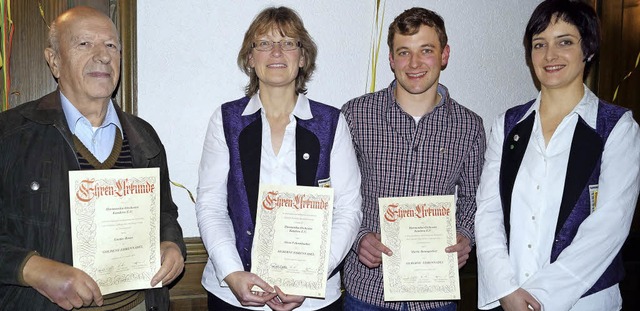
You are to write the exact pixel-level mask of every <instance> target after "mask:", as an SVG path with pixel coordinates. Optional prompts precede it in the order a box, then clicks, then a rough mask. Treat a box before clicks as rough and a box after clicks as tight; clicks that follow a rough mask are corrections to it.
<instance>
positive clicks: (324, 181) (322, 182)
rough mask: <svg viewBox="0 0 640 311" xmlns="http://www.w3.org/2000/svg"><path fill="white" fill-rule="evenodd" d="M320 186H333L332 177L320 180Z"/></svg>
mask: <svg viewBox="0 0 640 311" xmlns="http://www.w3.org/2000/svg"><path fill="white" fill-rule="evenodd" d="M318 187H320V188H331V177H329V178H325V179H319V180H318Z"/></svg>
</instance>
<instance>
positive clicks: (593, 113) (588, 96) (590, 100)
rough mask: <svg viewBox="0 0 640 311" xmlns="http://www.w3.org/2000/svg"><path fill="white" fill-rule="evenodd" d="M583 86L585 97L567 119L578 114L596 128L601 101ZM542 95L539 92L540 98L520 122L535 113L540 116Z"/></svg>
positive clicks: (538, 97)
mask: <svg viewBox="0 0 640 311" xmlns="http://www.w3.org/2000/svg"><path fill="white" fill-rule="evenodd" d="M583 86H584V96H582V99H580V102H578V104H577V105H576V106H575V107H574V108H573V110H572V111H571V112H570V113H569V114H568V115H567V117H568V116H570V115H572V114H577V115H578V116H580V117H581V118H582V119H583V120H584V121H585V122H586V123H587V125H589V126H590V127H591V128H596V122H597V117H598V102H599V99H598V96H596V94H594V93H593V92H591V90H590V89H589V88H588V87H587V86H586V85H584V84H583ZM540 94H541V93H540V92H538V96H537V97H536V100H535V102H534V103H533V105H531V107H530V108H529V110H527V113H525V114H524V116H522V118H521V119H520V120H519V121H518V122H521V121H522V120H524V119H526V118H527V117H528V116H529V115H530V114H531V113H532V112H533V111H535V112H536V114H538V115H540V96H541V95H540ZM565 118H566V117H565Z"/></svg>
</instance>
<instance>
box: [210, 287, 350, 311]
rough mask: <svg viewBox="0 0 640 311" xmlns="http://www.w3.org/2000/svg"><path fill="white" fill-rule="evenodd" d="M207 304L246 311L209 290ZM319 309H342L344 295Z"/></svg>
mask: <svg viewBox="0 0 640 311" xmlns="http://www.w3.org/2000/svg"><path fill="white" fill-rule="evenodd" d="M207 305H208V307H209V311H244V310H247V309H245V308H240V307H236V306H234V305H230V304H228V303H226V302H225V301H224V300H222V299H220V298H218V297H216V295H214V294H212V293H210V292H207ZM318 311H342V297H340V298H339V299H338V300H336V301H335V302H333V303H332V304H330V305H328V306H326V307H324V308H322V309H318Z"/></svg>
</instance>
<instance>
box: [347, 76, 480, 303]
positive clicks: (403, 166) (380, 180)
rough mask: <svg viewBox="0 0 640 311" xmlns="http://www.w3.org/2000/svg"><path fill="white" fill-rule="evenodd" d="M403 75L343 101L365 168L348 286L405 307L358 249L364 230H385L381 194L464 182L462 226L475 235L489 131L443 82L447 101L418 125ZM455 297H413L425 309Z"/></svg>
mask: <svg viewBox="0 0 640 311" xmlns="http://www.w3.org/2000/svg"><path fill="white" fill-rule="evenodd" d="M395 88H396V82H395V81H394V82H392V83H391V85H390V86H389V87H388V88H386V89H383V90H380V91H378V92H375V93H371V94H366V95H364V96H361V97H359V98H356V99H353V100H351V101H349V102H348V103H346V104H345V106H344V107H343V108H342V111H343V113H344V114H345V118H346V120H347V124H348V125H349V129H350V131H351V134H352V136H353V143H354V147H355V148H356V155H357V157H358V163H359V164H360V171H361V175H362V201H363V204H362V209H363V220H362V226H361V227H360V232H359V233H358V237H357V239H356V242H355V243H354V245H353V248H352V251H351V252H350V253H349V254H348V255H347V259H346V260H345V269H344V271H345V275H344V282H345V288H346V289H347V291H348V292H349V294H351V295H353V296H354V297H356V298H357V299H359V300H361V301H364V302H366V303H369V304H373V305H377V306H382V307H386V308H391V309H396V310H400V308H401V307H402V304H403V303H399V302H384V299H383V284H382V268H381V267H378V268H375V269H369V268H367V267H366V266H365V265H364V264H362V263H361V262H360V261H359V259H358V255H357V247H358V244H359V242H360V239H361V238H362V236H363V235H365V234H367V233H370V232H376V233H379V232H380V223H379V218H378V217H379V216H378V215H379V212H378V198H381V197H408V196H424V195H451V194H454V193H456V188H457V201H456V205H457V213H456V220H457V221H456V222H457V230H458V232H459V233H460V234H462V235H464V236H466V237H468V238H469V239H470V240H471V241H472V243H473V241H474V234H473V222H474V215H475V211H476V201H475V200H476V197H475V193H476V187H477V186H478V182H479V181H480V172H481V170H482V163H483V154H484V151H485V133H484V128H483V125H482V120H481V119H480V117H479V116H478V115H476V114H475V113H473V112H472V111H470V110H468V109H467V108H465V107H463V106H461V105H460V104H458V103H457V102H455V101H454V100H453V99H452V98H451V97H450V96H449V92H448V90H447V88H446V87H444V86H443V85H438V94H440V95H441V100H440V102H439V103H438V104H437V105H436V106H435V108H434V109H433V111H432V112H430V113H428V114H426V115H424V116H423V117H422V118H421V119H420V121H419V122H418V123H417V124H416V122H415V120H414V119H413V117H412V116H410V115H409V114H407V113H406V112H404V111H403V110H402V108H400V106H399V105H398V103H397V102H396V100H395V97H394V91H395ZM447 303H449V302H442V301H412V302H406V303H405V304H406V305H407V307H408V309H409V310H425V309H431V308H437V307H440V306H443V305H445V304H447Z"/></svg>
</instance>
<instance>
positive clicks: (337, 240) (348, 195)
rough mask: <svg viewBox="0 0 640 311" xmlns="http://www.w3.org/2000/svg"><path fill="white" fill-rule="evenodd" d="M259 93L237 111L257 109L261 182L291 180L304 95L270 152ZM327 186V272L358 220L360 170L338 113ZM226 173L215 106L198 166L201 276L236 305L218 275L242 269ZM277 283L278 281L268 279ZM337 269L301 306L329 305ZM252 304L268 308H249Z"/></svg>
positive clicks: (305, 109) (305, 108)
mask: <svg viewBox="0 0 640 311" xmlns="http://www.w3.org/2000/svg"><path fill="white" fill-rule="evenodd" d="M262 108H263V107H262V103H261V101H260V97H259V95H258V94H256V95H254V96H253V97H252V98H251V100H250V101H249V103H248V104H247V107H246V108H245V110H244V111H243V113H242V115H251V114H253V113H255V112H256V111H258V110H260V111H261V113H260V114H261V118H262V149H261V156H260V182H261V183H270V184H282V185H295V184H296V160H295V154H296V140H295V132H296V123H297V122H296V117H297V118H300V119H304V120H307V119H311V118H313V115H312V113H311V109H310V106H309V100H308V99H307V98H306V97H305V96H304V95H303V94H299V95H298V101H297V103H296V106H295V107H294V109H293V112H292V113H291V114H290V115H289V124H288V125H287V126H286V129H285V133H284V137H283V140H282V146H281V147H280V151H279V152H278V154H275V152H274V150H273V147H272V145H271V129H270V127H269V122H268V121H267V119H266V115H265V113H264V109H262ZM330 157H331V158H330V161H331V168H330V172H329V174H330V176H331V187H332V188H333V189H334V201H333V205H334V213H333V223H332V226H331V251H330V257H329V272H331V271H333V270H334V269H335V268H336V267H337V266H338V264H339V263H340V262H341V261H342V259H343V258H344V256H345V255H346V254H347V252H348V251H349V248H350V247H351V244H352V243H353V241H354V239H355V236H356V234H357V232H358V228H359V226H360V221H361V219H362V212H361V210H360V204H361V198H360V192H359V189H360V174H359V172H358V164H357V161H356V156H355V153H354V150H353V145H352V144H351V137H350V135H349V130H348V128H347V125H346V123H345V120H344V117H343V116H342V115H340V119H339V121H338V125H337V128H336V133H335V137H334V143H333V148H332V149H331V156H330ZM228 173H229V149H228V146H227V143H226V140H225V135H224V130H223V124H222V112H221V109H220V108H218V109H217V110H216V111H215V112H214V113H213V116H212V117H211V120H210V122H209V127H208V129H207V133H206V137H205V142H204V149H203V152H202V159H201V162H200V169H199V184H198V200H197V203H196V216H197V218H198V226H199V228H200V235H201V237H202V240H203V242H204V244H205V246H206V248H207V251H208V252H209V261H208V262H207V265H206V267H205V271H204V274H203V276H202V284H203V286H204V287H205V289H206V290H207V291H209V292H211V293H212V294H214V295H216V296H217V297H219V298H220V299H222V300H224V301H226V302H227V303H229V304H232V305H235V306H240V303H239V302H238V300H237V299H236V297H235V296H234V295H233V293H232V292H231V290H230V289H229V287H228V286H227V285H226V283H225V282H224V281H223V280H224V278H225V277H227V275H229V274H230V273H232V272H236V271H244V269H243V266H242V262H241V260H240V256H239V255H238V252H237V250H236V246H235V236H234V232H233V225H232V223H231V219H230V218H229V214H228V211H227V176H228ZM271 285H278V284H271ZM340 294H341V292H340V274H339V273H337V274H336V275H334V276H333V277H332V278H330V279H329V280H328V281H327V291H326V297H325V299H315V298H306V299H305V301H304V303H303V304H302V306H301V307H300V310H315V309H319V308H322V307H325V306H327V305H329V304H330V303H332V302H334V301H335V300H336V299H338V298H339V297H340ZM243 308H247V309H252V310H270V308H269V307H268V306H266V305H265V306H264V307H263V308H249V307H243Z"/></svg>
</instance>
